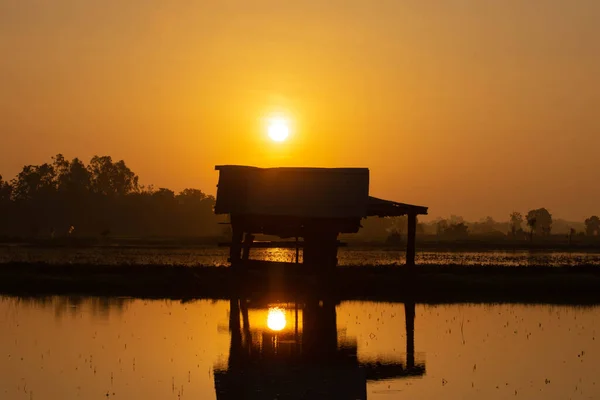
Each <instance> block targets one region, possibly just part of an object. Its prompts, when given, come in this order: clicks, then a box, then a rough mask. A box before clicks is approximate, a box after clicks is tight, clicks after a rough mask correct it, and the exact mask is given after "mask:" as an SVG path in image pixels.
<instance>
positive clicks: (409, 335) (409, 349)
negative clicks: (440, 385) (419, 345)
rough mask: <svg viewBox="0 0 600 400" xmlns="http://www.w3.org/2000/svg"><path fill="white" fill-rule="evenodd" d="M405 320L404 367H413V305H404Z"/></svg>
mask: <svg viewBox="0 0 600 400" xmlns="http://www.w3.org/2000/svg"><path fill="white" fill-rule="evenodd" d="M404 316H405V319H406V366H407V367H408V368H414V366H415V303H404Z"/></svg>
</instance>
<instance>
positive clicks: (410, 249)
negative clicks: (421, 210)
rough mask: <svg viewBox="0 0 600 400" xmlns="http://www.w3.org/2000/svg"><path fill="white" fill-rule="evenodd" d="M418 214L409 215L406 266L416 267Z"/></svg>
mask: <svg viewBox="0 0 600 400" xmlns="http://www.w3.org/2000/svg"><path fill="white" fill-rule="evenodd" d="M416 236H417V214H416V213H410V214H408V238H407V241H406V265H415V251H416V250H415V249H416Z"/></svg>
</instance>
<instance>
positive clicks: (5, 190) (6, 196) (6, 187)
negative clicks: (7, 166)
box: [0, 175, 12, 204]
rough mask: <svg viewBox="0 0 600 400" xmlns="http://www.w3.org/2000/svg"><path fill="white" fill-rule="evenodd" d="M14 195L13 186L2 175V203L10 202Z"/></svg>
mask: <svg viewBox="0 0 600 400" xmlns="http://www.w3.org/2000/svg"><path fill="white" fill-rule="evenodd" d="M11 196H12V186H10V183H8V182H5V181H4V180H3V179H2V175H0V204H8V203H9V202H10V200H11Z"/></svg>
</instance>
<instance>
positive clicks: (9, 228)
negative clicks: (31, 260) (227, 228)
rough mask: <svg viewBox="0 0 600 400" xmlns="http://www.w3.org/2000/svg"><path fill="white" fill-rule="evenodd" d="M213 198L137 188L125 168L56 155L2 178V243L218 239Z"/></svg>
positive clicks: (115, 163) (102, 159) (117, 163)
mask: <svg viewBox="0 0 600 400" xmlns="http://www.w3.org/2000/svg"><path fill="white" fill-rule="evenodd" d="M214 204H215V198H214V196H210V195H207V194H205V193H203V192H202V191H201V190H199V189H192V188H190V189H185V190H183V191H181V192H180V193H177V194H176V193H175V192H173V191H172V190H169V189H166V188H159V189H155V188H154V187H152V186H147V187H144V186H142V185H140V184H139V178H138V176H137V175H136V174H135V173H134V172H133V171H132V170H131V169H130V168H129V167H128V166H127V165H126V164H125V162H124V161H123V160H120V161H113V159H112V158H111V157H110V156H94V157H92V159H91V160H90V162H89V163H88V164H87V165H86V164H85V163H84V162H83V161H81V160H80V159H79V158H74V159H72V160H68V159H66V158H65V157H64V156H63V155H61V154H58V155H56V156H55V157H52V162H50V163H44V164H41V165H26V166H24V167H23V169H22V170H21V172H19V174H18V175H17V176H16V177H15V178H14V179H12V180H10V181H5V180H3V179H2V176H0V216H1V218H0V235H2V236H5V237H37V236H43V237H48V236H50V237H76V236H80V237H90V236H100V237H110V236H113V235H116V236H122V237H125V236H129V237H141V236H144V237H148V236H163V237H165V236H218V235H220V234H221V233H222V231H223V228H222V226H221V225H219V224H218V223H219V222H220V220H221V219H222V218H219V217H218V216H216V215H214V213H213V208H214Z"/></svg>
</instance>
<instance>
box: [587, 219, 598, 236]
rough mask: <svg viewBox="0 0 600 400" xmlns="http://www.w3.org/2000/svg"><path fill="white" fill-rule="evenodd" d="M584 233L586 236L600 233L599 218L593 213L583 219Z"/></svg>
mask: <svg viewBox="0 0 600 400" xmlns="http://www.w3.org/2000/svg"><path fill="white" fill-rule="evenodd" d="M585 233H586V235H588V236H598V235H600V218H598V216H597V215H593V216H591V217H589V218H588V219H586V220H585Z"/></svg>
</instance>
